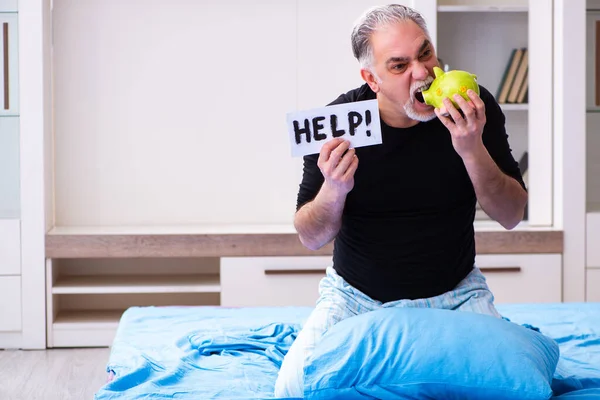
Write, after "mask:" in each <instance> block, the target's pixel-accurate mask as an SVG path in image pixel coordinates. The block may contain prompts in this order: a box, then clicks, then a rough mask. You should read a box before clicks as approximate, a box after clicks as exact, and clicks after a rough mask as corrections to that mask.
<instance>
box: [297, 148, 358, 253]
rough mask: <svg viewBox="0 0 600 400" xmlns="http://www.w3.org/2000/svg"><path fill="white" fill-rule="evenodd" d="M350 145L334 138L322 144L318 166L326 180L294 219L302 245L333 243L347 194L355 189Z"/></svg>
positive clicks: (354, 164) (315, 246) (314, 247)
mask: <svg viewBox="0 0 600 400" xmlns="http://www.w3.org/2000/svg"><path fill="white" fill-rule="evenodd" d="M349 146H350V143H349V142H348V141H344V140H342V139H334V140H332V141H330V142H327V143H325V144H324V145H323V148H322V149H321V152H320V154H319V160H318V162H317V165H318V166H319V169H320V170H321V173H322V174H323V177H324V179H325V180H324V182H323V185H322V186H321V190H320V191H319V193H318V194H317V196H316V197H315V198H314V199H313V200H312V201H310V202H309V203H306V204H305V205H303V206H302V207H301V208H300V209H299V210H298V211H297V212H296V215H295V217H294V227H295V228H296V230H297V231H298V235H299V237H300V241H301V242H302V244H303V245H304V246H305V247H307V248H309V249H311V250H318V249H320V248H321V247H323V246H325V245H326V244H327V243H329V242H331V241H332V240H333V239H334V238H335V236H336V235H337V233H338V232H339V230H340V227H341V225H342V213H343V211H344V204H345V202H346V196H347V195H348V192H350V190H352V188H353V187H354V172H356V168H357V167H358V158H357V157H356V154H355V150H354V149H349Z"/></svg>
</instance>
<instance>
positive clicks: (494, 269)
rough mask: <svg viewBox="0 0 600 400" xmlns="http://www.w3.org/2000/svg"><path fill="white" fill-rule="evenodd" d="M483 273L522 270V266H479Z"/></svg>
mask: <svg viewBox="0 0 600 400" xmlns="http://www.w3.org/2000/svg"><path fill="white" fill-rule="evenodd" d="M479 269H480V270H481V272H483V273H488V274H489V273H495V272H521V267H493V268H491V267H487V268H486V267H482V268H479Z"/></svg>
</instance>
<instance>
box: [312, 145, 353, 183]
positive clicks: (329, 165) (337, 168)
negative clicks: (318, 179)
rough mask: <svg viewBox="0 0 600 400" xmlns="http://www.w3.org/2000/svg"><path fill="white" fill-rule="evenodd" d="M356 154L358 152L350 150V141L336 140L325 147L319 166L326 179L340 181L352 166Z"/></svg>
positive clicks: (320, 155) (320, 156) (321, 153)
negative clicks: (332, 178)
mask: <svg viewBox="0 0 600 400" xmlns="http://www.w3.org/2000/svg"><path fill="white" fill-rule="evenodd" d="M355 154H356V150H355V149H350V141H348V140H343V139H341V138H336V139H333V140H331V141H329V142H327V143H325V144H324V145H323V147H322V148H321V152H320V154H319V161H318V163H317V164H318V165H319V168H320V169H321V172H322V173H323V175H324V176H325V177H334V178H336V179H338V178H339V177H341V176H342V175H344V174H345V173H346V170H347V169H348V168H349V167H350V166H351V164H352V162H353V159H354V158H356V156H355Z"/></svg>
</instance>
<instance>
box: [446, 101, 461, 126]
mask: <svg viewBox="0 0 600 400" xmlns="http://www.w3.org/2000/svg"><path fill="white" fill-rule="evenodd" d="M459 97H460V96H459ZM444 106H446V110H448V113H449V114H450V117H452V120H453V121H454V123H455V124H459V123H461V122H464V120H463V117H462V115H460V112H459V111H458V110H457V109H456V107H454V104H452V102H451V101H450V99H449V98H447V97H446V98H444Z"/></svg>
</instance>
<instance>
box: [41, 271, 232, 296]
mask: <svg viewBox="0 0 600 400" xmlns="http://www.w3.org/2000/svg"><path fill="white" fill-rule="evenodd" d="M220 291H221V285H220V282H219V275H212V274H211V275H208V274H205V275H168V276H165V275H106V276H104V275H95V276H74V275H71V276H59V277H58V279H57V281H56V283H55V284H54V285H53V286H52V294H117V293H219V292H220Z"/></svg>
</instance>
